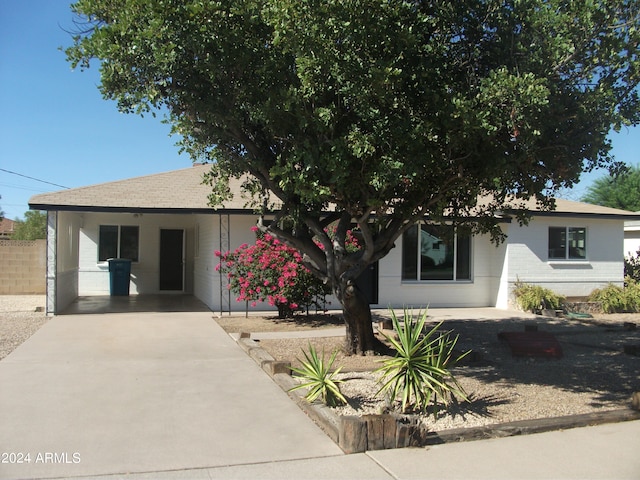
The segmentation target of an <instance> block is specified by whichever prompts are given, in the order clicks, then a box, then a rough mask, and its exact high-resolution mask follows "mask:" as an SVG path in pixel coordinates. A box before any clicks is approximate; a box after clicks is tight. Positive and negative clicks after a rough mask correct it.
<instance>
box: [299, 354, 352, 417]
mask: <svg viewBox="0 0 640 480" xmlns="http://www.w3.org/2000/svg"><path fill="white" fill-rule="evenodd" d="M302 353H303V354H304V357H305V360H300V359H298V361H299V362H300V363H301V364H302V367H292V368H291V370H293V371H294V372H295V373H297V374H298V375H299V376H300V377H301V378H302V383H301V384H300V385H296V386H295V387H293V388H291V389H290V390H289V391H293V390H298V389H301V388H308V389H309V391H308V392H307V394H306V395H305V398H306V399H307V401H308V402H310V403H311V402H314V401H315V400H316V399H317V398H318V397H322V401H323V402H324V403H325V404H326V405H327V406H329V407H337V406H338V405H344V404H345V403H347V399H346V398H344V396H343V395H342V392H341V391H340V383H341V382H342V380H340V379H338V378H337V377H336V376H337V375H338V374H339V373H340V370H341V369H342V367H338V369H336V370H335V371H333V372H332V371H331V367H332V366H333V363H334V362H335V360H336V355H337V354H338V351H337V350H335V351H334V352H333V354H332V355H331V358H330V359H329V361H328V362H325V359H324V350H322V357H319V356H318V352H317V351H316V349H315V348H314V346H313V345H311V343H309V352H305V351H304V350H302Z"/></svg>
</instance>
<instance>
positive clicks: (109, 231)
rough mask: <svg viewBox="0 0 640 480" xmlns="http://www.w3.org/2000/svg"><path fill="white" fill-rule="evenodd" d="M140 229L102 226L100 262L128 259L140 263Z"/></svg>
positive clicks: (122, 226)
mask: <svg viewBox="0 0 640 480" xmlns="http://www.w3.org/2000/svg"><path fill="white" fill-rule="evenodd" d="M139 240H140V227H138V226H130V225H100V235H99V240H98V261H99V262H106V261H107V260H108V259H110V258H128V259H129V260H131V261H132V262H137V261H138V253H139Z"/></svg>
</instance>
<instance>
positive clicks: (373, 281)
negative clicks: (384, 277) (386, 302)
mask: <svg viewBox="0 0 640 480" xmlns="http://www.w3.org/2000/svg"><path fill="white" fill-rule="evenodd" d="M356 285H357V286H358V288H359V289H360V290H361V291H362V293H364V295H365V297H367V300H368V301H369V304H372V303H373V304H377V303H378V262H376V263H373V264H371V265H369V266H368V267H367V269H366V270H365V271H364V272H362V273H361V274H360V276H359V277H358V278H357V280H356Z"/></svg>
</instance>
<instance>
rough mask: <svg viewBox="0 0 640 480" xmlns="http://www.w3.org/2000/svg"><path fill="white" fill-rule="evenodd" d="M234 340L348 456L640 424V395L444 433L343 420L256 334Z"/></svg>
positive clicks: (386, 420)
mask: <svg viewBox="0 0 640 480" xmlns="http://www.w3.org/2000/svg"><path fill="white" fill-rule="evenodd" d="M230 336H231V337H232V338H233V339H234V340H235V341H236V343H237V344H238V345H239V346H240V347H241V348H242V349H243V350H244V351H245V352H246V353H247V354H248V355H249V356H250V357H251V358H252V359H253V360H254V361H255V362H256V363H257V364H258V366H260V368H262V370H264V371H265V372H266V373H267V374H268V375H269V376H270V377H271V378H272V379H273V381H274V382H275V383H276V384H277V385H279V386H280V388H282V390H283V391H284V392H286V393H287V395H288V396H289V397H290V398H291V399H292V400H293V401H294V402H295V403H296V404H297V405H298V406H299V407H300V408H301V409H302V411H303V412H305V413H306V414H307V415H308V416H309V417H310V418H311V419H312V420H313V421H314V422H315V423H316V424H317V425H318V426H319V427H320V428H321V429H322V430H323V431H324V432H325V433H326V434H327V435H328V436H329V438H331V439H332V440H333V441H334V442H335V443H336V444H337V445H338V446H339V447H340V448H341V449H342V450H343V451H344V452H345V453H347V454H350V453H361V452H365V451H368V450H369V451H371V450H386V449H392V448H405V447H425V446H428V445H438V444H443V443H453V442H464V441H471V440H485V439H490V438H502V437H510V436H515V435H528V434H533V433H542V432H548V431H552V430H566V429H571V428H577V427H587V426H593V425H600V424H604V423H617V422H625V421H631V420H640V410H639V409H637V408H636V405H635V404H636V403H640V402H637V401H636V396H638V397H639V398H640V392H636V393H634V397H633V398H634V400H633V401H634V403H633V406H631V405H630V406H629V407H628V408H621V409H617V410H608V411H605V412H598V413H586V414H577V415H567V416H563V417H552V418H539V419H532V420H520V421H515V422H508V423H500V424H495V425H485V426H481V427H469V428H457V429H451V430H442V431H430V430H427V429H425V428H424V427H423V426H422V425H421V424H419V423H418V422H416V421H413V420H412V419H411V418H410V417H408V416H402V415H398V414H381V415H363V416H362V417H358V416H339V415H336V414H335V413H334V412H333V411H332V410H331V409H330V408H328V407H327V406H326V405H324V404H322V403H319V402H314V403H309V402H308V401H307V400H306V399H305V398H304V395H303V393H302V392H300V390H295V391H291V388H293V387H294V386H296V385H297V384H296V383H295V381H294V379H293V377H292V376H291V364H290V363H289V362H282V361H276V360H275V359H274V358H273V357H272V356H271V355H270V354H269V353H268V352H267V351H266V350H265V349H263V348H262V347H261V346H260V345H259V343H258V342H256V341H255V340H253V339H251V338H250V334H247V333H241V334H239V335H238V334H231V335H230ZM639 408H640V407H639Z"/></svg>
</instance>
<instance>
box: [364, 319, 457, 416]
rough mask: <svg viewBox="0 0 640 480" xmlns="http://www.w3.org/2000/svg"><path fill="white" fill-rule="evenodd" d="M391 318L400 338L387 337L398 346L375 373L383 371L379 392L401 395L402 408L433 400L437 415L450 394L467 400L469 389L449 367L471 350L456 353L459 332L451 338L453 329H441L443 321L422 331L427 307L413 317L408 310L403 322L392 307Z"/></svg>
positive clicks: (404, 410) (422, 404) (419, 406)
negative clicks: (393, 355) (415, 317)
mask: <svg viewBox="0 0 640 480" xmlns="http://www.w3.org/2000/svg"><path fill="white" fill-rule="evenodd" d="M391 318H392V320H393V327H394V329H395V330H396V332H397V334H398V339H397V340H396V339H395V338H392V337H390V336H387V335H385V338H386V339H387V340H388V341H389V343H391V345H392V346H393V347H394V348H395V349H396V355H395V357H394V358H392V359H389V360H385V361H384V362H383V366H382V367H380V368H379V369H377V370H376V373H381V374H382V375H381V377H380V380H379V383H380V384H382V386H381V387H380V390H378V394H380V393H385V394H389V396H390V398H391V399H392V401H393V400H396V399H397V398H398V397H399V396H401V398H402V411H403V412H406V410H407V408H408V407H409V406H415V407H417V408H419V409H422V410H423V411H424V410H426V408H427V407H428V406H429V404H430V403H433V406H434V415H437V412H438V402H439V401H441V402H442V403H444V405H445V406H448V405H449V399H450V397H453V396H454V395H457V396H459V397H460V398H461V399H463V400H465V401H468V400H469V399H468V397H467V395H466V393H465V392H464V390H463V388H462V387H461V386H460V384H459V383H458V382H457V380H456V379H455V378H454V376H453V375H452V373H451V371H450V369H451V368H453V366H455V364H456V363H457V362H458V361H460V360H461V359H462V358H463V357H464V356H466V355H467V354H468V353H469V352H466V353H464V354H462V355H460V356H458V357H454V348H455V345H456V343H457V341H458V336H457V335H456V336H455V337H454V338H451V337H450V333H451V332H444V333H440V332H439V331H438V329H439V328H440V326H441V325H442V322H440V323H439V324H437V325H436V326H435V327H433V328H432V329H431V330H430V331H429V332H427V333H426V334H423V333H422V331H423V329H424V324H425V320H426V318H427V312H426V311H425V312H424V313H423V314H419V316H418V319H417V321H414V319H413V316H412V315H411V314H410V313H408V312H407V311H406V310H405V312H404V326H401V325H400V322H399V321H398V318H397V317H396V315H395V313H394V312H393V311H391Z"/></svg>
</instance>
